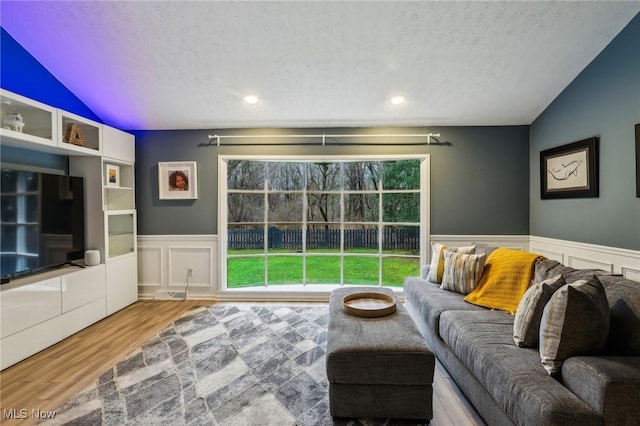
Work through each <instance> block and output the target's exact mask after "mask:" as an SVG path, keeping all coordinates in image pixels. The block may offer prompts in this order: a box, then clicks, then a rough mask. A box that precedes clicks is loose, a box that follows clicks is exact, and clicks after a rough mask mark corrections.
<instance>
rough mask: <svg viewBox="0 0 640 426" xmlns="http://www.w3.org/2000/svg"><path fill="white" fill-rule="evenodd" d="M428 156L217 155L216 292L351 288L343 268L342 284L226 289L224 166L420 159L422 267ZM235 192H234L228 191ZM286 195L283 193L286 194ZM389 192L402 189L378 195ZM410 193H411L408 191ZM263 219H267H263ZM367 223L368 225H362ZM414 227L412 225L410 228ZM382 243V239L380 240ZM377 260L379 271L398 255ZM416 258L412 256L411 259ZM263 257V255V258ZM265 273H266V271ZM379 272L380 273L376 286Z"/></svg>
mask: <svg viewBox="0 0 640 426" xmlns="http://www.w3.org/2000/svg"><path fill="white" fill-rule="evenodd" d="M430 157H431V156H430V154H399V155H267V156H265V155H232V154H229V155H218V243H219V246H218V265H219V267H218V278H219V281H218V283H219V285H218V290H219V291H220V292H223V293H226V292H235V291H241V292H247V291H249V292H256V293H258V294H260V293H263V292H269V293H271V292H273V291H274V290H277V291H278V292H295V293H297V292H299V291H301V292H303V293H306V292H310V293H315V292H317V291H321V292H322V290H326V291H330V290H331V289H333V288H336V287H340V286H350V285H353V284H346V283H344V277H343V276H342V275H343V274H344V269H342V272H341V277H340V282H341V283H342V284H329V285H326V286H323V285H320V284H309V283H307V284H293V285H281V284H277V285H271V286H268V285H267V284H266V281H267V279H265V285H264V286H252V287H242V288H235V287H234V288H229V287H227V259H228V253H227V250H228V232H227V230H228V228H227V226H228V225H229V222H228V219H229V218H228V209H227V201H226V200H227V196H228V194H229V190H228V188H227V173H228V168H227V164H228V162H229V161H235V160H237V161H261V162H314V161H326V162H358V161H398V160H419V161H420V166H419V167H420V188H419V192H418V193H419V194H420V219H419V222H418V227H419V235H420V236H419V240H420V242H419V245H420V253H419V256H418V258H419V264H420V265H424V264H426V262H427V259H428V257H429V255H430V248H429V247H428V244H429V241H430V228H429V225H430V216H429V214H430V209H429V205H430V161H431V158H430ZM231 191H233V192H235V190H231ZM259 191H260V192H261V193H262V191H264V194H269V192H270V191H268V190H267V188H264V189H262V190H259ZM304 191H305V193H306V192H316V191H313V190H312V191H307V190H306V189H305V190H304ZM285 192H286V191H285ZM350 192H352V191H348V190H345V189H344V188H343V189H341V190H340V192H339V193H341V194H348V193H350ZM385 192H391V193H402V192H403V191H402V190H385V189H384V188H383V189H382V191H381V193H385ZM409 192H412V191H409ZM382 214H383V212H382V211H380V212H379V215H380V217H379V218H378V222H376V224H379V225H380V226H381V227H384V226H386V225H387V222H385V221H383V218H382ZM303 216H304V217H303V222H302V223H303V226H305V225H306V224H307V220H306V219H307V218H306V214H303ZM265 220H266V219H265ZM345 223H353V222H342V223H341V225H342V226H343V225H344V224H345ZM363 223H366V224H368V223H369V222H363ZM398 224H399V225H403V224H405V223H404V222H399V223H398ZM413 225H414V224H412V226H413ZM380 241H381V240H380ZM318 255H320V256H322V255H329V256H331V255H334V256H335V255H336V254H317V253H314V254H313V256H318ZM300 256H302V257H303V258H304V256H308V255H307V254H306V253H302V254H300ZM338 256H340V258H341V263H342V262H344V258H345V257H346V256H353V255H350V254H347V253H341V254H339V255H338ZM376 256H377V257H378V258H379V259H380V261H379V265H380V268H381V267H382V266H381V265H382V262H383V259H384V258H385V257H395V256H398V255H389V256H385V255H384V253H382V252H380V253H378V254H377V255H376ZM410 257H415V256H410ZM265 258H266V255H265ZM305 272H306V271H304V268H303V280H304V277H305V275H306V274H305ZM265 274H266V270H265ZM381 274H382V271H379V275H378V276H379V284H378V285H381V283H380V280H381V277H382V275H381ZM386 288H391V289H393V290H395V291H397V292H401V291H402V288H401V287H393V286H387V287H386Z"/></svg>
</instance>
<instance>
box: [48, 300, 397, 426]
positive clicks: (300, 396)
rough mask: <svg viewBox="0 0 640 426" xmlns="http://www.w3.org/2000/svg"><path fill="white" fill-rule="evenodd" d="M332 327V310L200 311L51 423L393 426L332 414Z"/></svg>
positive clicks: (240, 306) (222, 307) (240, 307)
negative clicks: (327, 353)
mask: <svg viewBox="0 0 640 426" xmlns="http://www.w3.org/2000/svg"><path fill="white" fill-rule="evenodd" d="M327 322H328V305H326V304H310V305H304V304H291V305H283V304H269V303H268V304H247V303H218V304H216V305H213V306H211V307H209V308H201V309H198V310H195V311H191V312H189V313H188V314H187V315H186V316H184V317H182V318H180V319H179V320H177V321H176V322H175V323H173V324H172V325H171V326H169V327H168V328H166V329H165V330H164V331H162V332H160V333H159V334H158V335H157V336H155V337H154V338H153V339H151V340H150V341H149V342H147V343H146V344H145V345H144V346H142V348H140V349H139V350H138V351H136V352H135V353H134V354H132V355H131V356H130V357H129V358H127V359H125V360H124V361H122V362H120V363H118V364H117V365H116V366H115V367H113V368H112V369H110V370H108V371H106V372H105V373H104V374H102V375H101V376H100V378H99V379H98V380H96V382H95V383H94V384H92V385H91V386H89V387H87V388H86V389H85V390H84V391H82V392H81V393H79V394H78V395H76V396H75V397H73V398H72V399H71V400H70V401H68V402H67V403H66V404H65V405H64V406H62V407H60V408H59V409H58V410H57V415H56V419H55V421H54V422H47V424H65V425H91V426H94V425H118V426H120V425H172V426H173V425H193V426H196V425H243V426H244V425H260V426H263V425H264V426H267V425H274V426H284V425H300V426H302V425H359V424H362V425H389V424H392V422H391V421H389V420H387V419H359V420H354V419H351V420H349V419H333V418H332V417H331V416H330V415H329V403H328V397H327V388H328V381H327V376H326V371H325V356H324V355H325V351H326V328H327ZM402 424H405V425H406V424H408V423H404V422H403V423H402Z"/></svg>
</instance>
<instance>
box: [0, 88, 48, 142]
mask: <svg viewBox="0 0 640 426" xmlns="http://www.w3.org/2000/svg"><path fill="white" fill-rule="evenodd" d="M0 119H1V120H2V126H0V137H1V138H2V143H3V144H5V145H10V146H17V147H21V148H27V149H34V150H40V151H45V152H54V151H55V150H56V149H57V141H56V139H55V137H56V135H57V128H58V126H57V124H58V120H57V110H56V109H55V108H53V107H50V106H48V105H45V104H42V103H40V102H36V101H34V100H31V99H28V98H25V97H24V96H20V95H17V94H15V93H11V92H9V91H7V90H3V89H0Z"/></svg>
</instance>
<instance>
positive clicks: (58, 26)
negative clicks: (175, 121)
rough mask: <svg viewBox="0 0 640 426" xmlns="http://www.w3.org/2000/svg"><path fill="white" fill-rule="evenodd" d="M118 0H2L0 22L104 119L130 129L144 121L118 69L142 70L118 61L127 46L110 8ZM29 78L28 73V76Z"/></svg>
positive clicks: (140, 106)
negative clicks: (121, 79) (95, 0)
mask: <svg viewBox="0 0 640 426" xmlns="http://www.w3.org/2000/svg"><path fill="white" fill-rule="evenodd" d="M117 7H118V2H62V1H59V2H39V1H28V2H17V1H2V2H1V3H0V16H2V27H3V28H4V29H5V30H6V31H7V32H8V33H9V34H10V35H11V36H12V37H13V38H14V39H15V40H16V41H17V42H18V43H19V44H20V45H21V46H22V47H24V48H25V49H26V50H27V51H28V52H29V53H30V54H31V55H32V56H33V57H34V58H35V59H36V60H37V61H39V62H40V63H41V64H42V66H43V67H45V68H46V69H47V70H48V71H49V72H50V73H51V74H52V75H53V76H54V77H55V78H57V79H58V80H59V81H60V83H62V84H63V85H64V86H65V87H67V88H68V89H69V90H70V91H71V92H72V93H73V94H75V95H76V96H77V97H78V98H79V99H80V100H81V101H82V102H84V103H85V104H86V105H87V107H89V108H90V109H91V110H92V111H93V112H94V113H95V114H96V115H97V116H98V117H100V118H101V119H102V121H104V122H105V123H106V124H109V125H112V126H114V127H117V128H121V129H135V128H140V127H139V126H140V125H141V123H143V117H144V104H143V102H140V101H139V97H138V96H136V92H135V87H123V85H122V84H121V82H120V81H119V79H118V76H119V73H122V72H129V71H128V70H130V72H141V71H140V70H139V68H136V67H140V64H123V63H122V62H119V61H121V59H120V58H121V57H123V56H122V55H120V54H119V52H122V51H123V49H127V48H130V47H129V46H127V44H126V43H124V41H126V40H127V35H126V31H127V28H126V27H124V28H123V26H122V24H121V23H120V22H118V19H116V14H114V10H115V9H114V8H117ZM27 78H28V76H27Z"/></svg>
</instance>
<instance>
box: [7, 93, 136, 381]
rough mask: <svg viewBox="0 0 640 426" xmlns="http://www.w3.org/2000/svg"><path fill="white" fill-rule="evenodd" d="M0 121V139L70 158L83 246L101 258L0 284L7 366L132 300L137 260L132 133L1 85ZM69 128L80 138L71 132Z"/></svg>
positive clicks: (21, 195) (20, 146) (22, 194)
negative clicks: (80, 193) (79, 191)
mask: <svg viewBox="0 0 640 426" xmlns="http://www.w3.org/2000/svg"><path fill="white" fill-rule="evenodd" d="M7 114H20V115H21V117H22V121H23V123H24V126H23V127H22V128H21V129H16V128H15V127H14V128H5V125H4V118H5V117H7ZM0 120H3V121H2V126H0V143H1V144H2V145H6V146H14V147H18V148H24V149H29V150H35V151H40V152H47V153H53V154H58V155H67V156H68V157H69V174H70V175H74V176H82V177H83V178H84V184H85V240H86V241H85V243H86V248H87V249H94V250H99V251H100V259H101V263H100V264H99V265H95V266H88V267H86V268H84V269H78V268H77V267H72V266H71V267H68V268H61V269H57V270H54V271H48V272H45V273H43V274H39V275H33V276H28V277H24V278H20V279H16V280H12V281H11V282H10V283H8V284H4V285H2V287H1V288H0V291H1V293H0V307H1V316H2V318H1V320H2V322H1V324H2V327H1V331H2V334H1V337H2V339H1V340H0V369H4V368H6V367H8V366H10V365H13V364H15V363H16V362H19V361H20V360H22V359H24V358H26V357H28V356H30V355H32V354H34V353H36V352H38V351H40V350H42V349H44V348H46V347H48V346H50V345H52V344H54V343H56V342H58V341H60V340H62V339H64V338H65V337H67V336H69V335H71V334H73V333H75V332H77V331H79V330H81V329H82V328H85V327H87V326H88V325H90V324H93V323H94V322H96V321H99V320H100V319H102V318H104V317H106V316H107V315H111V314H112V313H114V312H116V311H118V310H120V309H122V308H123V307H125V306H127V305H130V304H131V303H134V302H135V301H136V300H137V299H138V265H137V253H136V252H137V247H136V241H137V237H136V210H135V172H134V167H135V138H134V136H133V135H131V134H129V133H126V132H123V131H121V130H118V129H115V128H113V127H110V126H106V125H103V124H100V123H97V122H95V121H93V120H89V119H86V118H84V117H81V116H79V115H76V114H72V113H70V112H67V111H63V110H61V109H58V108H53V107H51V106H48V105H45V104H43V103H40V102H37V101H34V100H31V99H28V98H25V97H24V96H21V95H18V94H15V93H12V92H9V91H6V90H2V89H0ZM71 126H74V127H73V128H72V127H71ZM71 130H73V131H75V132H76V134H78V133H80V134H81V135H82V137H81V138H80V139H81V140H79V139H78V138H71V139H70V138H68V136H69V135H70V134H72V133H71ZM110 171H111V174H109V172H110ZM21 188H22V187H21ZM18 192H19V191H16V197H26V196H28V194H27V193H24V192H25V191H22V192H23V193H20V194H19V193H18Z"/></svg>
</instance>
